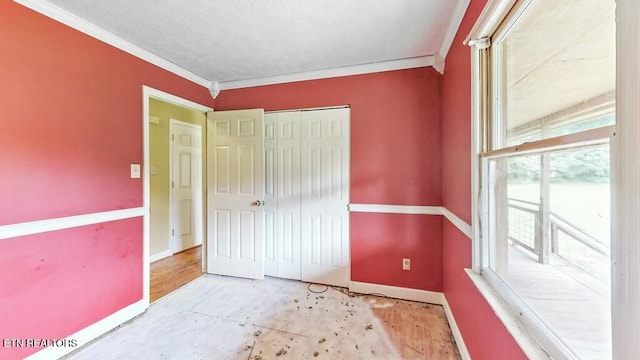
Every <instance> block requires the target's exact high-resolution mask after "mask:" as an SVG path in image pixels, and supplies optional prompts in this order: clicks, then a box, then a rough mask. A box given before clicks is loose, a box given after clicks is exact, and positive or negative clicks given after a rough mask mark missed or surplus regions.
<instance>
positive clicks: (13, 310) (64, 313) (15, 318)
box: [0, 218, 142, 359]
mask: <svg viewBox="0 0 640 360" xmlns="http://www.w3.org/2000/svg"><path fill="white" fill-rule="evenodd" d="M141 229H142V218H135V219H127V220H121V221H114V222H108V223H103V224H96V225H90V226H83V227H78V228H73V229H66V230H59V231H54V232H47V233H42V234H36V235H30V236H23V237H18V238H13V239H8V240H0V254H2V255H0V256H1V257H2V260H1V261H0V294H1V296H0V339H33V338H35V339H64V338H66V337H67V336H69V335H70V334H73V333H74V332H76V331H78V330H80V329H83V328H85V327H87V326H89V325H91V324H92V323H93V322H95V321H96V320H99V319H102V318H104V317H106V316H108V315H110V314H112V313H114V312H116V311H118V310H120V309H121V308H122V307H123V305H127V304H132V303H135V302H136V301H138V300H140V299H141V298H142V283H141V281H140V275H141V274H142V261H141V259H142V242H141V241H140V230H141ZM33 350H34V349H29V348H11V347H7V348H5V347H1V348H0V358H2V359H12V358H15V359H22V358H23V357H24V356H25V355H28V354H29V353H31V352H33Z"/></svg>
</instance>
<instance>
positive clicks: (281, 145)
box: [264, 111, 301, 280]
mask: <svg viewBox="0 0 640 360" xmlns="http://www.w3.org/2000/svg"><path fill="white" fill-rule="evenodd" d="M264 162H265V184H264V185H265V187H264V201H265V204H264V219H265V263H264V265H265V266H264V273H265V275H269V276H277V277H281V278H287V279H297V280H300V279H301V263H300V255H301V253H300V251H301V250H300V244H301V243H300V206H301V204H300V112H299V111H292V112H283V113H270V114H265V116H264Z"/></svg>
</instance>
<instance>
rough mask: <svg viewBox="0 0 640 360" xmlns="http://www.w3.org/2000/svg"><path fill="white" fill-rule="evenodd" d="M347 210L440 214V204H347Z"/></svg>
mask: <svg viewBox="0 0 640 360" xmlns="http://www.w3.org/2000/svg"><path fill="white" fill-rule="evenodd" d="M349 211H351V212H368V213H386V214H415V215H442V206H421V205H381V204H349Z"/></svg>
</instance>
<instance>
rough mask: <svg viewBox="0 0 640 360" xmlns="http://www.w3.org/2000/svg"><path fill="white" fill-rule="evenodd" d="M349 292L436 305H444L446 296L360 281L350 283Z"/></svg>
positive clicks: (439, 293)
mask: <svg viewBox="0 0 640 360" xmlns="http://www.w3.org/2000/svg"><path fill="white" fill-rule="evenodd" d="M349 291H350V292H352V293H356V294H365V295H366V294H372V295H373V294H375V295H384V296H386V297H390V298H394V299H403V300H410V301H419V302H424V303H430V304H436V305H442V304H443V303H444V301H445V298H444V294H443V293H441V292H435V291H427V290H418V289H410V288H404V287H398V286H389V285H380V284H371V283H363V282H359V281H351V282H350V283H349Z"/></svg>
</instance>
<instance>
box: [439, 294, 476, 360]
mask: <svg viewBox="0 0 640 360" xmlns="http://www.w3.org/2000/svg"><path fill="white" fill-rule="evenodd" d="M443 300H444V301H443V304H442V307H443V308H444V313H445V315H446V316H447V321H449V327H450V328H451V333H452V334H453V338H454V339H455V340H456V346H457V347H458V352H459V353H460V357H461V358H462V360H471V355H470V354H469V350H467V345H466V344H465V343H464V339H463V338H462V333H461V332H460V328H458V324H457V323H456V319H455V318H454V317H453V312H452V311H451V308H450V307H449V302H448V301H447V297H446V296H443Z"/></svg>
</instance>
